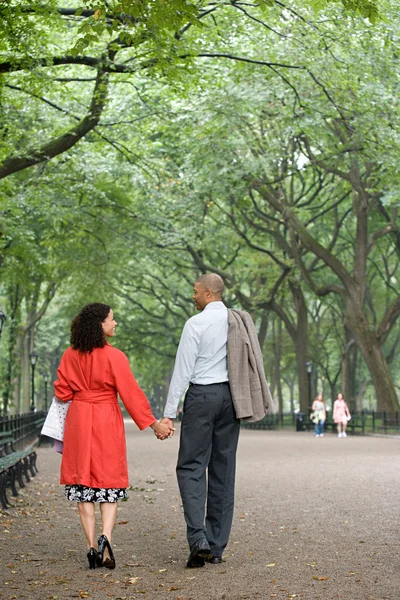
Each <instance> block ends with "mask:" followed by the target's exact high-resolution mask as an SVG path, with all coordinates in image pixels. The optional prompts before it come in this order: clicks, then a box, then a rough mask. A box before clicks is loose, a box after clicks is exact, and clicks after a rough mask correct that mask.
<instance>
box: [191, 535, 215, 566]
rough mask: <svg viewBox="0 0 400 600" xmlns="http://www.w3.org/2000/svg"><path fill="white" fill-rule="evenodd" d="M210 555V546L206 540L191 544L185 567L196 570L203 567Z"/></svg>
mask: <svg viewBox="0 0 400 600" xmlns="http://www.w3.org/2000/svg"><path fill="white" fill-rule="evenodd" d="M209 556H212V555H211V552H210V546H209V545H208V542H207V540H206V539H202V540H199V541H198V542H196V543H195V544H193V546H192V548H191V550H190V554H189V558H188V561H187V565H186V566H187V567H188V568H189V569H196V568H198V567H204V563H205V559H206V558H207V557H209Z"/></svg>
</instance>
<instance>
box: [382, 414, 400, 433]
mask: <svg viewBox="0 0 400 600" xmlns="http://www.w3.org/2000/svg"><path fill="white" fill-rule="evenodd" d="M399 428H400V426H399V414H398V413H397V412H396V413H395V414H390V415H388V414H386V413H383V418H382V424H381V425H378V427H377V429H378V431H383V433H386V434H387V433H395V434H396V435H398V434H399Z"/></svg>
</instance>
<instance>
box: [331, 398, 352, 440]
mask: <svg viewBox="0 0 400 600" xmlns="http://www.w3.org/2000/svg"><path fill="white" fill-rule="evenodd" d="M350 419H351V415H350V411H349V409H348V406H347V404H346V402H345V400H344V398H343V394H338V397H337V398H336V400H335V402H334V403H333V421H334V423H336V425H337V431H338V437H339V438H340V437H344V438H345V437H347V433H346V428H347V422H348V421H350Z"/></svg>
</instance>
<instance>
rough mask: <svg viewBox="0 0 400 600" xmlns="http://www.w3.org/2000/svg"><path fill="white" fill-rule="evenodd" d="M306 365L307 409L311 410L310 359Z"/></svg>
mask: <svg viewBox="0 0 400 600" xmlns="http://www.w3.org/2000/svg"><path fill="white" fill-rule="evenodd" d="M306 367H307V377H308V410H311V406H312V399H311V373H312V364H311V363H310V361H307V362H306Z"/></svg>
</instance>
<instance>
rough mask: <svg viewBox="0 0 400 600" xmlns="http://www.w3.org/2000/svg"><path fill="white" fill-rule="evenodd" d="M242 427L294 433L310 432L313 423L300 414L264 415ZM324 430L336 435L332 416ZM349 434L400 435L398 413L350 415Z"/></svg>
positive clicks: (369, 412) (367, 411)
mask: <svg viewBox="0 0 400 600" xmlns="http://www.w3.org/2000/svg"><path fill="white" fill-rule="evenodd" d="M242 427H244V428H246V429H270V430H276V429H294V430H295V431H312V430H313V429H314V423H312V421H311V420H310V417H309V414H306V413H302V412H294V413H275V414H273V415H266V416H265V417H264V419H262V420H261V421H258V422H257V423H246V422H243V421H242ZM324 430H325V431H326V432H334V433H336V425H335V424H334V423H333V420H332V414H331V413H328V414H327V419H326V421H325V425H324ZM347 433H349V434H353V435H356V434H359V435H367V434H382V435H400V425H399V413H398V412H395V413H387V412H376V411H369V410H363V411H361V412H356V413H352V414H351V420H350V421H349V422H348V424H347Z"/></svg>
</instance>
